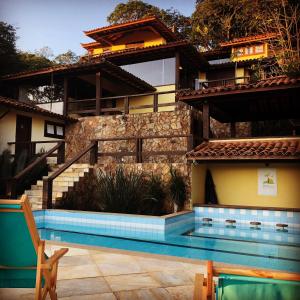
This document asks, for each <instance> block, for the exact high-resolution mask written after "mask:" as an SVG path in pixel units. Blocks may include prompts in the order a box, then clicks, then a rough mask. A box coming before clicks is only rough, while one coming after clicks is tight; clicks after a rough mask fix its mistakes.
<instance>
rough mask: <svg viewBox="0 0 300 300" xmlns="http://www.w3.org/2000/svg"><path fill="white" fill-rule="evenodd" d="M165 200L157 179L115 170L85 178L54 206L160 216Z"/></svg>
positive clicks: (120, 169)
mask: <svg viewBox="0 0 300 300" xmlns="http://www.w3.org/2000/svg"><path fill="white" fill-rule="evenodd" d="M166 199H167V193H166V190H165V187H164V185H163V183H162V181H161V179H160V177H158V176H154V175H151V176H146V175H145V174H144V173H142V172H134V171H131V172H125V171H124V170H123V169H122V168H118V169H117V170H116V171H115V172H109V173H105V172H100V173H99V174H98V176H95V175H93V174H90V175H88V176H86V177H85V178H84V179H83V180H82V181H80V182H79V183H78V184H77V185H76V187H75V189H74V190H73V191H71V192H69V193H68V194H66V195H64V196H63V197H62V199H61V200H59V201H58V202H57V204H56V205H55V207H56V208H62V209H74V210H76V209H77V210H90V211H104V212H112V213H127V214H145V215H162V214H164V213H165V212H166V208H165V207H166Z"/></svg>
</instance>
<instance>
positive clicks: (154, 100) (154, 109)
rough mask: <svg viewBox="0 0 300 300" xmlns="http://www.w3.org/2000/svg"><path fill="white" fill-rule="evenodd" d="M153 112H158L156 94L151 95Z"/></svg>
mask: <svg viewBox="0 0 300 300" xmlns="http://www.w3.org/2000/svg"><path fill="white" fill-rule="evenodd" d="M153 112H158V94H154V95H153Z"/></svg>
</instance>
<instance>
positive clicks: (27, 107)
mask: <svg viewBox="0 0 300 300" xmlns="http://www.w3.org/2000/svg"><path fill="white" fill-rule="evenodd" d="M0 105H3V106H6V107H10V108H13V109H16V110H19V111H25V112H30V113H35V114H38V115H41V116H47V117H51V118H55V119H58V120H64V121H70V122H75V121H77V119H75V118H72V117H69V116H67V117H65V116H63V115H60V114H57V113H54V112H51V111H49V110H46V109H43V108H41V107H39V106H37V105H35V104H33V103H30V102H29V101H26V102H24V101H18V100H15V99H11V98H7V97H2V96H0Z"/></svg>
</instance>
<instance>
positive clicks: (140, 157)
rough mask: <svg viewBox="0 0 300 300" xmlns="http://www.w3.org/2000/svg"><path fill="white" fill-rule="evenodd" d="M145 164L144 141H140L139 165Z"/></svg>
mask: <svg viewBox="0 0 300 300" xmlns="http://www.w3.org/2000/svg"><path fill="white" fill-rule="evenodd" d="M142 162H143V139H139V163H142Z"/></svg>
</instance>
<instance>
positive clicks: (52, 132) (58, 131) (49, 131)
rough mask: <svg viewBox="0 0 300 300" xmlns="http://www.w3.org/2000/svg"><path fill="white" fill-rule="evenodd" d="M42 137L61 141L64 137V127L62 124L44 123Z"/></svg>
mask: <svg viewBox="0 0 300 300" xmlns="http://www.w3.org/2000/svg"><path fill="white" fill-rule="evenodd" d="M44 136H46V137H52V138H58V139H62V138H64V136H65V126H64V125H63V124H59V123H54V122H49V121H45V130H44Z"/></svg>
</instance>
